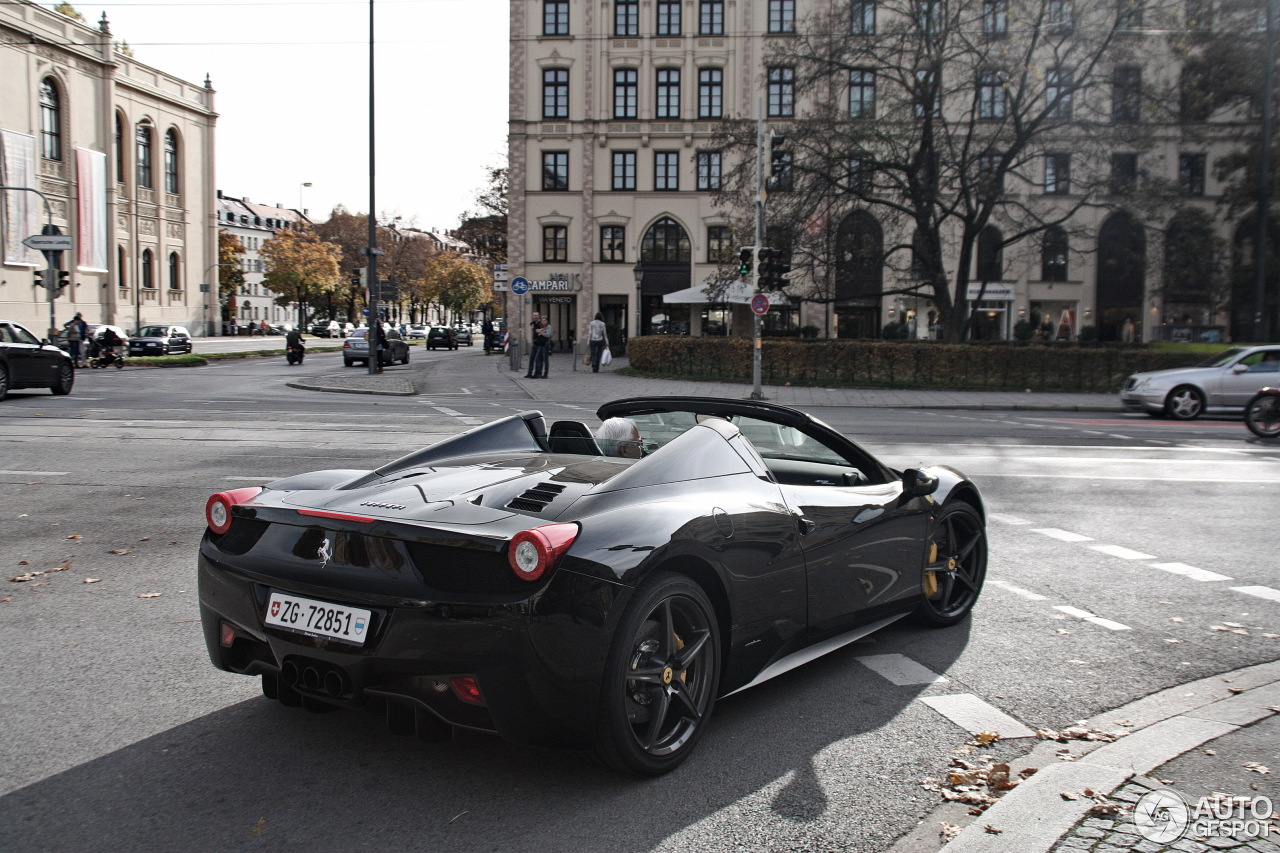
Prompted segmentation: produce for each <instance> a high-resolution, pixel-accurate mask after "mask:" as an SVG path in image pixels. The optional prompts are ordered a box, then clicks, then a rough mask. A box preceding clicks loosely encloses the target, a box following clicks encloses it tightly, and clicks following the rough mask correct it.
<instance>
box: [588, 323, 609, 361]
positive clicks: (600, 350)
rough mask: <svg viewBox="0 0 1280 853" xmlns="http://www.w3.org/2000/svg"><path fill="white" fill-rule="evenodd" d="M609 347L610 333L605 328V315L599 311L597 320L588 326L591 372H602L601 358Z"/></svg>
mask: <svg viewBox="0 0 1280 853" xmlns="http://www.w3.org/2000/svg"><path fill="white" fill-rule="evenodd" d="M608 346H609V331H608V330H607V329H606V328H605V326H604V314H603V313H601V312H599V311H597V312H596V318H595V319H594V320H592V321H591V322H590V323H588V324H587V348H588V350H589V351H590V353H591V372H592V373H599V372H600V358H601V356H603V355H604V351H605V349H606V348H608Z"/></svg>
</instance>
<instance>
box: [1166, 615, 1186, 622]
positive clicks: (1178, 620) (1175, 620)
mask: <svg viewBox="0 0 1280 853" xmlns="http://www.w3.org/2000/svg"><path fill="white" fill-rule="evenodd" d="M1169 621H1170V622H1186V621H1187V620H1186V619H1183V618H1182V617H1181V616H1174V617H1171V618H1170V619H1169Z"/></svg>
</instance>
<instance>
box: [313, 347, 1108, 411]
mask: <svg viewBox="0 0 1280 853" xmlns="http://www.w3.org/2000/svg"><path fill="white" fill-rule="evenodd" d="M414 352H415V353H418V352H420V351H419V350H417V349H416V348H415V350H414ZM627 365H628V361H627V359H626V358H616V359H614V361H613V363H612V364H611V365H609V367H607V368H602V369H601V371H600V372H599V373H592V372H591V368H589V367H586V366H584V365H583V364H582V363H581V362H580V361H579V363H578V365H577V370H576V371H575V370H574V369H573V360H572V359H571V357H570V356H569V354H568V353H556V354H555V355H553V356H552V357H551V371H550V374H549V376H548V378H546V379H528V378H525V375H524V373H523V371H519V370H516V371H513V370H511V369H510V358H509V357H508V356H507V355H491V356H485V355H484V354H483V352H482V351H481V350H480V349H479V347H474V348H469V349H468V348H464V349H460V350H458V351H456V352H452V353H450V354H449V357H448V359H447V360H444V359H435V360H432V361H430V362H426V361H418V362H417V363H410V364H409V365H405V366H394V367H387V368H386V369H385V370H384V371H383V372H382V373H379V374H374V375H370V374H369V373H368V372H367V371H366V370H364V369H362V368H351V369H348V370H345V371H342V372H340V373H333V374H327V375H325V376H319V377H311V378H309V379H305V380H295V381H291V382H289V386H290V387H292V388H302V389H306V390H311V391H328V392H335V393H347V394H388V395H394V396H410V395H414V394H416V395H418V396H429V397H434V396H450V397H455V396H481V395H483V396H492V395H497V394H501V395H503V396H507V395H509V394H510V391H512V390H518V391H520V392H522V393H523V394H524V395H525V396H526V397H527V398H528V399H529V400H531V401H539V400H547V401H556V402H571V403H587V404H599V403H605V402H608V401H609V400H617V399H620V398H623V397H644V396H697V397H726V398H730V399H749V398H750V397H751V392H752V386H751V384H750V383H734V382H695V381H692V380H686V379H649V378H645V377H638V376H624V375H622V374H620V373H618V372H617V371H618V370H619V369H620V368H623V367H626V366H627ZM761 393H762V394H763V395H764V399H766V400H768V401H769V402H771V403H778V404H780V405H783V406H794V407H796V408H798V409H806V410H807V409H815V408H822V407H828V406H836V407H854V408H876V409H884V408H890V409H893V408H897V409H903V408H906V409H922V408H927V409H978V410H989V411H1053V412H1084V411H1089V412H1096V411H1108V410H1110V411H1115V412H1116V413H1119V412H1120V411H1121V407H1120V399H1119V395H1118V394H1071V393H1057V392H1050V393H1035V392H1030V391H1028V392H1018V391H919V390H894V389H888V388H810V387H800V386H783V385H765V386H762V387H761Z"/></svg>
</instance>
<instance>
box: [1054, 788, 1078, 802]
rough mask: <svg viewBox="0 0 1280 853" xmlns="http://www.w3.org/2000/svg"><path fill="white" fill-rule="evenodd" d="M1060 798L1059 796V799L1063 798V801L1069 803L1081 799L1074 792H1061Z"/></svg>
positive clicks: (1059, 793)
mask: <svg viewBox="0 0 1280 853" xmlns="http://www.w3.org/2000/svg"><path fill="white" fill-rule="evenodd" d="M1058 796H1059V797H1062V799H1064V800H1069V801H1072V802H1074V801H1075V800H1078V799H1080V795H1079V794H1077V793H1075V792H1074V791H1059V792H1058Z"/></svg>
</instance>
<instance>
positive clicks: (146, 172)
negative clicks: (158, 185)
mask: <svg viewBox="0 0 1280 853" xmlns="http://www.w3.org/2000/svg"><path fill="white" fill-rule="evenodd" d="M134 139H135V141H136V142H137V149H138V153H137V157H138V186H140V187H145V188H147V189H151V187H152V183H151V125H150V124H148V123H146V122H141V123H139V124H138V129H137V133H136V134H135V135H134Z"/></svg>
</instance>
